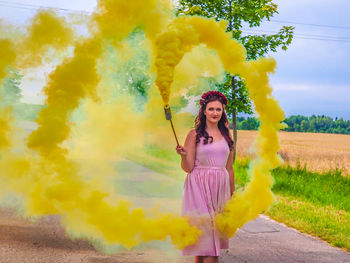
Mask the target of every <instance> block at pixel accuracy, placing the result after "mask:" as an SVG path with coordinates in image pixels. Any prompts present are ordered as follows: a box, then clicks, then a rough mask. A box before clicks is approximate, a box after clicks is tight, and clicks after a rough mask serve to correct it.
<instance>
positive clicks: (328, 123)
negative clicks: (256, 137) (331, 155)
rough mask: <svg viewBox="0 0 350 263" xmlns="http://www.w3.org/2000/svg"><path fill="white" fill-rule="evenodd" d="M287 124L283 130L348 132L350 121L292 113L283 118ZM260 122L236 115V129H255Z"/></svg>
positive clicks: (349, 130) (349, 131)
mask: <svg viewBox="0 0 350 263" xmlns="http://www.w3.org/2000/svg"><path fill="white" fill-rule="evenodd" d="M284 122H285V123H286V124H287V125H288V127H287V128H286V129H284V130H285V131H291V132H316V133H339V134H350V121H346V120H343V119H342V118H340V119H338V118H335V119H333V118H331V117H328V116H324V115H322V116H315V115H312V116H310V117H305V116H302V115H292V116H290V117H288V118H286V119H285V120H284ZM259 125H260V122H259V120H258V119H257V118H254V117H248V118H245V117H238V118H237V128H238V130H257V129H258V128H259Z"/></svg>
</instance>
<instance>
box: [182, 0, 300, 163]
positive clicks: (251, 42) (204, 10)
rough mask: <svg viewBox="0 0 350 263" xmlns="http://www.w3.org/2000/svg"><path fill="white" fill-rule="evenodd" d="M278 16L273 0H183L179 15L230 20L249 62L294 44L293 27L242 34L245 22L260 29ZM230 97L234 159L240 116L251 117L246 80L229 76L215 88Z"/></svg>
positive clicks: (230, 25) (228, 106) (227, 108)
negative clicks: (255, 33) (248, 115)
mask: <svg viewBox="0 0 350 263" xmlns="http://www.w3.org/2000/svg"><path fill="white" fill-rule="evenodd" d="M276 13H278V11H277V5H276V4H274V3H273V1H272V0H180V1H179V4H178V6H177V14H178V15H181V14H186V15H200V16H204V17H209V18H214V19H215V20H216V21H220V20H227V21H228V25H227V29H226V30H227V32H230V33H231V34H232V38H234V39H237V40H239V41H240V42H241V43H242V44H243V45H244V47H245V48H246V50H247V59H257V58H258V57H262V56H264V55H266V54H267V53H268V52H270V51H272V52H276V51H277V48H278V47H281V48H282V49H283V50H287V46H288V45H289V44H290V43H291V42H292V38H293V30H294V27H287V26H283V27H282V28H281V29H280V31H279V32H278V33H276V34H271V35H265V34H262V35H254V34H248V35H245V36H244V35H243V32H242V29H243V25H244V23H247V24H248V25H249V27H250V28H254V27H259V26H260V25H261V23H262V22H263V21H264V20H270V18H271V17H272V16H273V15H274V14H276ZM216 86H217V87H218V89H219V90H220V91H222V92H223V93H224V94H225V95H226V96H227V98H228V100H229V103H228V105H227V107H226V110H227V113H228V115H229V118H230V119H231V121H232V127H233V137H234V141H235V142H236V143H235V148H234V160H235V157H236V144H237V113H239V112H244V113H247V114H252V113H253V110H252V103H251V101H250V99H249V96H248V91H247V89H246V87H245V84H244V81H243V80H242V79H241V78H240V77H239V76H233V75H230V74H226V79H225V81H224V82H223V83H221V84H219V85H216Z"/></svg>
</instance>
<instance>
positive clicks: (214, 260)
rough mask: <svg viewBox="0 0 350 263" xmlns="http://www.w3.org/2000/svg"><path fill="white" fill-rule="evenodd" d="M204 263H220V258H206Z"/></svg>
mask: <svg viewBox="0 0 350 263" xmlns="http://www.w3.org/2000/svg"><path fill="white" fill-rule="evenodd" d="M203 263H219V257H204V258H203Z"/></svg>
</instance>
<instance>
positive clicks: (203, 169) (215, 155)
mask: <svg viewBox="0 0 350 263" xmlns="http://www.w3.org/2000/svg"><path fill="white" fill-rule="evenodd" d="M203 140H204V138H203V137H202V138H201V141H200V142H199V143H198V144H197V148H196V160H195V166H194V168H193V170H192V171H191V172H190V173H189V174H188V175H187V177H186V181H185V185H184V191H183V200H182V215H183V216H185V217H188V218H189V220H190V223H191V224H192V225H195V226H196V227H198V228H199V229H200V230H201V231H202V234H201V235H200V236H199V239H198V241H197V243H195V244H194V245H191V246H188V247H185V248H184V249H183V255H185V256H190V255H191V256H219V255H220V249H227V248H228V238H226V237H224V236H223V235H221V234H220V233H219V232H218V231H217V228H216V226H215V221H214V216H215V214H216V213H218V212H220V211H221V210H222V209H223V207H224V206H225V203H226V201H227V200H228V199H230V196H231V194H230V179H229V174H228V172H227V170H226V162H227V158H228V155H229V153H230V150H229V147H228V144H227V142H226V140H225V138H222V139H221V140H220V141H217V142H213V143H209V142H208V144H203Z"/></svg>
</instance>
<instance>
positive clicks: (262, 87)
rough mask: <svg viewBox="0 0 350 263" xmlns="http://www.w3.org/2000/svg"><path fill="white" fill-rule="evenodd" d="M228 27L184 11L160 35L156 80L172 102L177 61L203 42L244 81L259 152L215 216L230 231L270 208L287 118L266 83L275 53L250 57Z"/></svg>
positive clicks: (157, 41)
mask: <svg viewBox="0 0 350 263" xmlns="http://www.w3.org/2000/svg"><path fill="white" fill-rule="evenodd" d="M224 28H226V25H225V24H224V23H221V24H220V23H216V22H215V21H214V20H208V19H205V18H201V17H181V18H178V19H176V20H174V22H173V23H172V25H171V26H170V27H169V30H168V31H167V32H165V33H163V34H162V35H160V36H159V37H158V38H157V40H156V47H157V54H156V55H157V57H156V66H157V80H156V84H157V86H158V88H159V90H160V93H161V95H162V98H163V101H164V104H168V102H169V97H170V87H171V85H172V82H173V80H174V70H175V67H176V66H177V65H178V64H179V63H180V61H181V59H182V58H183V56H184V54H185V53H187V52H189V51H190V50H191V49H192V48H193V47H194V46H196V45H199V44H200V43H204V44H206V45H207V47H208V48H211V49H214V50H216V52H217V54H218V56H219V57H220V60H221V62H222V64H223V67H224V69H225V70H226V71H228V72H230V73H232V74H239V75H240V76H241V77H242V78H243V79H244V80H245V81H246V84H247V87H248V89H249V91H250V96H251V98H252V100H253V102H254V105H255V109H256V111H257V113H258V114H259V118H260V120H261V126H260V129H259V135H258V138H257V141H256V150H257V155H258V157H257V160H256V161H255V162H254V164H253V166H252V168H251V170H250V172H251V174H252V180H251V182H250V183H249V184H248V185H247V187H246V188H245V190H244V191H239V192H237V193H235V195H234V196H233V198H232V199H231V200H230V201H228V202H227V204H226V206H225V208H224V211H223V212H222V213H220V214H218V215H217V216H216V223H217V225H218V227H219V229H220V230H221V231H223V232H224V233H225V234H226V235H227V236H229V237H231V236H233V235H234V233H235V232H236V230H237V229H238V228H239V227H242V226H243V225H244V224H245V223H246V222H248V221H249V220H252V219H254V218H255V217H257V216H258V215H259V214H260V213H261V212H263V211H265V210H267V209H268V208H269V206H270V205H271V204H272V202H273V201H274V196H273V193H272V192H271V190H270V188H271V186H272V177H271V175H270V169H272V168H274V167H276V166H278V165H279V164H280V159H279V158H278V156H277V151H278V149H279V142H278V130H279V129H280V128H281V125H280V122H281V121H283V119H284V113H283V111H282V109H281V108H280V107H279V105H278V103H277V101H276V100H274V99H273V98H272V95H271V92H272V89H271V87H270V86H269V85H268V74H269V73H272V72H273V71H274V68H275V64H276V63H275V61H274V60H273V59H272V58H267V59H265V58H262V59H258V60H257V61H246V53H245V49H244V48H243V46H242V45H241V44H240V43H238V42H237V41H234V40H231V36H230V35H229V34H227V33H225V31H224Z"/></svg>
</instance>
